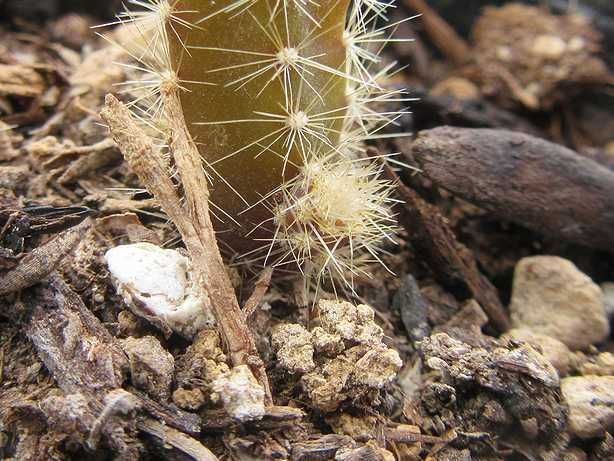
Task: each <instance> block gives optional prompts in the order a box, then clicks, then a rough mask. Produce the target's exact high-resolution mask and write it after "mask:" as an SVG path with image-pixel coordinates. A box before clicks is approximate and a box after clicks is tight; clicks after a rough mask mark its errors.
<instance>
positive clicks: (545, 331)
mask: <svg viewBox="0 0 614 461" xmlns="http://www.w3.org/2000/svg"><path fill="white" fill-rule="evenodd" d="M510 312H511V317H512V323H513V326H514V327H515V328H526V329H529V330H531V331H532V332H534V333H538V334H542V335H546V336H551V337H552V338H556V339H558V340H559V341H561V342H563V343H564V344H566V345H567V347H569V348H570V349H572V350H580V349H586V348H588V347H589V346H590V345H591V344H595V343H598V342H600V341H603V340H604V339H606V338H607V337H608V334H609V323H608V319H607V317H606V314H605V309H604V306H603V294H602V292H601V289H600V288H599V286H597V285H596V284H595V283H593V281H592V280H591V279H590V278H589V277H588V276H586V275H585V274H583V273H582V272H580V271H579V270H578V268H577V267H576V266H575V265H574V264H573V263H572V262H571V261H568V260H566V259H563V258H559V257H556V256H532V257H528V258H523V259H521V260H520V262H518V264H517V265H516V270H515V273H514V285H513V290H512V301H511V304H510Z"/></svg>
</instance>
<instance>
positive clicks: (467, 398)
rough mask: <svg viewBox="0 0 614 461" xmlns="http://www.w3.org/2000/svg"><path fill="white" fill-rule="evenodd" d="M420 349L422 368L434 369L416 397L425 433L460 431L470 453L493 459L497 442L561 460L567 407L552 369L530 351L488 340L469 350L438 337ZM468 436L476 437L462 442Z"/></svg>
mask: <svg viewBox="0 0 614 461" xmlns="http://www.w3.org/2000/svg"><path fill="white" fill-rule="evenodd" d="M420 349H421V354H422V356H423V359H424V363H425V364H426V366H427V367H429V368H430V369H432V370H436V371H438V372H439V377H438V379H436V380H433V381H432V382H429V383H427V384H426V385H425V386H424V389H423V391H422V394H421V402H422V409H423V412H424V415H425V418H426V421H425V423H424V424H423V426H424V427H425V428H429V429H428V430H429V432H433V433H435V434H442V433H444V432H445V431H446V430H449V429H455V430H456V431H457V432H459V431H462V432H463V433H466V435H465V436H463V437H467V439H465V440H466V443H468V447H467V448H469V449H470V450H471V452H472V454H475V455H488V454H493V450H494V451H496V448H495V447H496V446H497V445H498V444H503V445H501V446H505V445H507V446H514V447H518V449H519V450H521V452H522V448H520V447H524V449H526V450H527V451H528V452H529V453H535V454H538V455H539V456H542V457H543V458H542V459H556V457H557V456H559V455H560V452H561V450H562V449H563V448H564V447H565V446H566V443H567V439H566V437H567V435H566V434H565V432H564V429H565V428H566V425H567V410H566V405H565V403H564V401H563V399H562V395H561V391H560V388H559V376H558V374H557V372H556V370H555V369H554V367H553V366H552V365H551V364H550V363H549V362H548V361H547V360H546V359H545V358H544V357H543V356H542V355H540V354H539V353H538V352H537V351H536V350H535V349H533V348H532V347H530V346H529V345H527V344H522V345H518V344H514V343H505V342H496V341H494V340H493V343H492V345H491V346H489V347H487V348H484V347H474V346H471V345H469V344H466V343H464V342H461V341H458V340H456V339H453V338H451V337H450V336H448V335H447V334H445V333H438V334H435V335H433V336H431V337H429V338H426V339H425V340H423V341H422V343H421V346H420ZM479 433H481V434H482V436H481V437H480V436H478V435H477V434H479ZM471 434H474V436H476V437H477V438H475V439H474V440H473V441H471V442H469V440H471V437H472V435H471ZM497 438H500V440H499V441H497V440H496V439H497Z"/></svg>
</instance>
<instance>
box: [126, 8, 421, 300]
mask: <svg viewBox="0 0 614 461" xmlns="http://www.w3.org/2000/svg"><path fill="white" fill-rule="evenodd" d="M349 2H350V0H231V1H228V0H222V1H221V2H210V1H206V0H149V1H141V0H132V2H131V3H133V4H135V5H137V6H139V7H141V8H142V9H143V10H144V11H140V12H127V13H125V14H124V15H123V16H122V17H121V18H120V20H121V21H122V22H131V23H133V26H134V28H135V29H136V30H137V31H138V35H139V36H140V37H141V39H142V41H143V44H142V45H140V46H139V45H134V44H132V45H131V49H130V54H131V56H132V57H133V58H135V59H136V60H137V61H138V62H139V63H138V64H136V65H130V66H131V68H132V69H136V70H138V71H144V72H145V74H146V75H145V76H144V77H143V78H142V79H140V80H135V81H131V82H127V91H128V92H130V94H132V95H133V96H134V97H133V101H132V102H131V106H132V108H133V109H134V113H135V115H136V117H137V118H138V119H140V120H141V121H143V123H144V124H146V125H147V126H148V127H150V128H151V129H152V130H155V132H157V133H158V135H159V138H160V140H161V146H162V147H161V151H162V152H163V151H164V140H165V139H166V138H167V137H168V136H166V133H167V130H168V129H169V126H172V124H173V123H172V121H171V120H169V117H170V115H169V111H168V110H166V108H165V107H166V105H167V103H168V101H169V100H171V99H173V98H174V99H175V100H177V99H178V100H179V102H180V104H181V108H182V112H183V118H185V122H186V126H187V129H188V131H189V133H190V135H191V136H192V139H193V140H194V141H195V143H196V145H197V146H198V148H199V152H200V155H201V157H202V160H203V167H204V169H205V171H206V173H207V177H208V180H209V181H210V191H211V204H212V206H213V210H212V212H213V213H214V214H215V217H216V223H215V225H216V231H217V235H218V240H220V241H221V242H223V243H224V244H225V246H226V247H227V248H228V249H229V250H230V251H231V252H232V254H233V255H234V256H235V258H236V259H238V260H239V261H243V262H249V263H255V262H258V263H264V264H269V265H271V264H272V265H274V266H277V267H287V268H289V269H290V270H296V269H298V270H299V271H301V272H302V273H303V274H304V275H305V276H306V279H309V280H311V279H314V278H315V279H316V280H317V281H318V284H319V283H320V282H321V280H322V279H323V278H330V279H332V280H342V281H343V283H344V284H345V285H346V286H347V287H348V288H350V289H352V286H353V277H354V275H356V274H357V273H358V272H359V271H360V269H359V267H360V264H358V262H359V261H379V262H381V259H380V256H379V254H380V250H379V248H380V246H381V243H382V241H383V240H384V239H389V240H393V239H394V230H395V220H394V215H393V213H392V212H391V209H390V202H391V201H392V199H391V191H392V189H393V184H391V183H390V182H389V181H387V180H384V179H382V178H381V177H380V173H381V167H379V166H377V165H376V163H374V160H375V159H373V158H369V157H368V156H367V155H366V150H365V144H364V143H365V141H367V140H369V139H373V138H378V137H381V136H390V135H388V134H381V133H382V130H383V128H385V127H387V126H389V125H391V124H394V123H395V122H396V120H397V119H398V118H399V117H400V116H402V115H403V113H404V112H403V111H390V112H380V111H378V110H377V106H383V105H385V104H386V103H387V102H393V103H398V102H402V101H405V100H407V98H406V97H405V96H404V92H403V91H399V90H387V89H385V88H383V87H382V86H381V85H380V81H381V80H382V78H385V77H386V76H387V75H389V74H390V72H391V70H392V68H393V66H392V65H389V66H384V67H383V68H382V66H381V65H380V60H381V59H380V57H379V52H380V51H381V49H382V48H383V46H384V45H385V43H387V42H388V41H390V35H391V33H392V32H393V31H394V29H395V28H396V26H397V25H398V24H399V23H392V24H386V23H385V21H386V19H387V18H386V12H387V9H388V7H389V6H390V5H388V4H387V3H384V2H380V1H378V0H360V1H356V2H353V3H351V4H350V3H349ZM409 19H411V18H407V19H406V20H409ZM382 23H384V25H383V26H382V25H381V24H382ZM380 163H381V162H380ZM203 199H204V200H205V199H207V198H206V197H203Z"/></svg>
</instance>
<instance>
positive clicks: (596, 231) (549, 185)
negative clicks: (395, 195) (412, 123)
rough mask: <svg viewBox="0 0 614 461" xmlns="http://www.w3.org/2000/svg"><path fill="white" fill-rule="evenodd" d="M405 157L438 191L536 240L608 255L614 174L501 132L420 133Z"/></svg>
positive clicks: (556, 149) (538, 142)
mask: <svg viewBox="0 0 614 461" xmlns="http://www.w3.org/2000/svg"><path fill="white" fill-rule="evenodd" d="M412 154H413V157H414V158H415V160H416V161H417V162H418V164H419V165H420V167H421V168H422V170H423V171H424V173H425V174H426V176H428V177H429V178H430V179H432V180H433V181H434V182H436V183H437V184H438V185H439V186H441V187H443V188H445V189H448V190H450V191H451V192H453V193H454V194H456V195H459V196H460V197H463V198H464V199H466V200H468V201H470V202H472V203H474V204H476V205H478V206H480V207H482V208H485V209H487V210H490V211H492V212H493V213H494V214H496V215H497V216H499V217H501V218H503V219H506V220H509V221H513V222H516V223H518V224H521V225H523V226H525V227H527V228H529V229H532V230H534V231H536V232H539V233H541V234H545V235H548V236H550V237H555V238H559V239H563V240H566V241H570V242H575V243H579V244H581V245H586V246H589V247H593V248H600V249H603V250H606V251H613V250H614V248H613V247H612V236H613V235H614V172H612V171H610V170H609V169H608V168H605V167H603V166H601V165H599V164H598V163H596V162H594V161H592V160H591V159H589V158H586V157H583V156H581V155H579V154H577V153H576V152H574V151H572V150H569V149H567V148H565V147H563V146H560V145H558V144H554V143H551V142H548V141H544V140H543V139H538V138H535V137H533V136H529V135H526V134H522V133H515V132H512V131H507V130H499V129H497V130H492V129H468V128H452V127H440V128H435V129H433V130H427V131H423V132H421V133H420V134H419V136H418V138H417V139H416V141H415V142H414V143H413V145H412Z"/></svg>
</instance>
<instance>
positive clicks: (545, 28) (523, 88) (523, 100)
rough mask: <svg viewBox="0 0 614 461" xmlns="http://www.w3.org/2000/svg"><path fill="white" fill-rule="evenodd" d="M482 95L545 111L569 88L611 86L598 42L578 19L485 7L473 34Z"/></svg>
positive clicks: (513, 6)
mask: <svg viewBox="0 0 614 461" xmlns="http://www.w3.org/2000/svg"><path fill="white" fill-rule="evenodd" d="M473 38H474V41H475V46H474V48H473V50H472V55H473V56H474V59H475V61H476V62H475V69H474V71H472V73H475V76H476V77H477V80H478V82H479V83H480V86H481V88H482V92H483V93H485V94H487V95H496V96H498V97H500V98H502V99H504V100H507V101H514V102H517V103H520V104H522V105H523V106H526V107H528V108H529V109H535V110H537V109H549V108H552V106H553V105H554V104H555V103H557V102H560V101H561V100H562V99H564V98H568V97H569V93H568V90H569V88H570V87H572V86H573V85H576V88H577V87H578V86H581V85H591V84H592V85H603V84H604V83H612V81H613V80H612V79H613V76H612V74H611V73H610V71H609V70H608V68H607V66H606V64H605V63H604V62H603V61H602V60H601V58H600V57H599V53H600V51H601V36H600V34H599V33H598V32H596V31H595V30H594V29H593V27H592V26H591V24H590V22H589V21H588V20H587V19H586V18H585V17H584V16H581V15H578V14H567V15H563V16H557V15H554V14H549V13H547V12H546V11H544V10H543V9H541V8H538V7H531V6H525V5H522V4H519V3H511V4H508V5H505V6H503V7H501V8H496V7H488V8H485V9H484V14H483V15H482V17H481V18H479V19H478V21H477V22H476V24H475V26H474V29H473Z"/></svg>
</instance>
